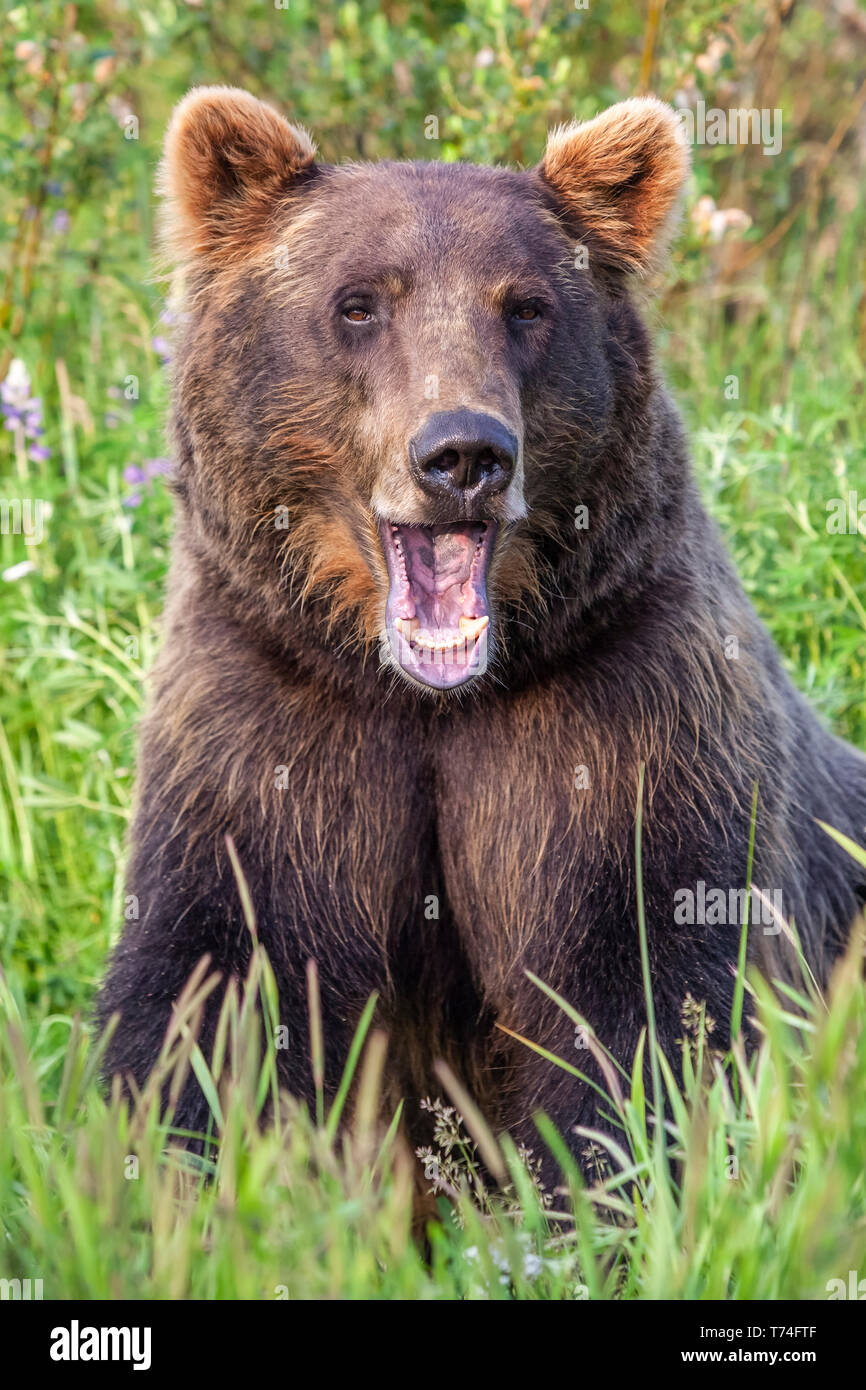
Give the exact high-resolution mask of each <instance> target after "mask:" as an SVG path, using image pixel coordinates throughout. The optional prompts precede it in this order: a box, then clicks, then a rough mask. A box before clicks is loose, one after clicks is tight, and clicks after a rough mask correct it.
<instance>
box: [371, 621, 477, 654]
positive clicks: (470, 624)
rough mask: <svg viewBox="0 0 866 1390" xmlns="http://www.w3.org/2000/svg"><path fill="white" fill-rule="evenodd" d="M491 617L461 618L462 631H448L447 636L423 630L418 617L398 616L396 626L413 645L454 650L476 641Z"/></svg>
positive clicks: (429, 648) (431, 648)
mask: <svg viewBox="0 0 866 1390" xmlns="http://www.w3.org/2000/svg"><path fill="white" fill-rule="evenodd" d="M489 621H490V619H489V618H488V617H483V618H461V619H460V631H459V632H452V633H448V635H447V636H441V635H439V636H437V635H435V634H434V633H432V632H426V631H422V630H421V624H420V623H419V621H418V619H417V618H396V619H395V620H394V626H395V627H396V629H397V631H398V632H399V633H400V636H401V637H403V638H404V639H405V640H406V641H407V642H410V643H411V644H412V646H413V647H424V648H426V649H427V650H429V651H443V652H444V651H453V650H454V649H455V648H457V647H464V646H465V645H466V643H467V641H469V642H475V641H477V640H478V638H479V637H480V636H481V633H482V632H483V631H484V629H485V628H486V627H487V625H488V623H489Z"/></svg>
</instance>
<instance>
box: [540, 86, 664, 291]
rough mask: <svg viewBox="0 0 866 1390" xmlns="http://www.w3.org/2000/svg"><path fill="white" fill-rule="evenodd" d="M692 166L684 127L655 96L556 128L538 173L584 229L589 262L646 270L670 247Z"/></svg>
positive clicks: (631, 101) (619, 105)
mask: <svg viewBox="0 0 866 1390" xmlns="http://www.w3.org/2000/svg"><path fill="white" fill-rule="evenodd" d="M688 171H689V153H688V145H687V143H686V136H685V131H684V130H683V127H682V123H681V122H680V121H679V120H678V118H677V116H676V114H675V112H674V111H673V110H672V109H671V108H670V107H669V106H665V104H664V102H661V101H658V100H657V99H656V98H655V97H635V98H633V99H632V100H630V101H622V102H619V103H618V104H617V105H616V106H611V107H610V108H609V110H607V111H603V112H602V114H601V115H600V116H596V117H595V119H594V120H592V121H585V122H584V123H583V124H581V123H579V122H577V121H573V122H572V123H571V124H570V125H566V126H559V127H558V128H557V129H556V130H553V131H551V133H550V136H549V137H548V141H547V149H546V150H545V153H544V159H543V160H542V161H541V164H540V166H539V172H540V173H541V175H542V177H543V178H544V180H545V181H546V182H547V184H548V185H549V186H550V187H551V189H552V190H553V191H554V193H555V194H556V196H557V198H558V199H559V201H560V202H561V203H562V204H564V206H565V209H566V211H567V212H568V213H569V214H570V215H571V217H572V218H573V219H574V223H575V224H576V227H577V230H578V232H579V233H581V234H582V233H586V237H587V243H588V244H587V249H588V251H589V258H590V262H592V260H593V258H594V257H595V258H597V259H598V261H599V262H600V264H601V265H602V267H603V268H604V269H608V270H626V271H641V270H646V269H648V268H650V267H651V266H652V265H653V264H654V263H655V262H656V260H657V259H658V257H659V254H660V253H661V252H663V251H664V249H665V247H666V245H667V239H668V236H669V233H670V229H671V224H672V222H673V215H674V213H675V212H676V208H677V204H678V200H679V193H680V191H681V189H682V186H683V184H684V182H685V179H686V175H687V174H688Z"/></svg>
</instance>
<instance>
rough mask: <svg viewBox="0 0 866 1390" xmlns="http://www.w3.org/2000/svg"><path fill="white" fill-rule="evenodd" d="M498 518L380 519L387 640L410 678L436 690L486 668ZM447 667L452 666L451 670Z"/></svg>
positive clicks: (455, 683) (456, 682) (458, 682)
mask: <svg viewBox="0 0 866 1390" xmlns="http://www.w3.org/2000/svg"><path fill="white" fill-rule="evenodd" d="M494 531H495V525H494V523H493V522H489V521H486V522H485V521H481V522H476V523H461V524H458V525H453V526H401V525H397V524H396V523H394V522H387V521H383V522H381V523H380V533H381V536H382V545H383V549H384V551H385V558H386V560H387V563H388V576H389V579H390V588H389V593H388V603H387V610H386V621H387V626H388V635H389V640H390V641H391V645H392V649H393V650H394V653H395V655H396V657H397V659H398V661H399V662H400V665H401V666H403V668H404V669H405V670H406V671H408V672H409V674H410V675H413V676H415V677H416V678H417V679H419V680H422V681H423V682H424V683H425V684H428V685H433V686H435V687H437V688H443V687H445V686H451V685H458V684H460V683H461V682H462V681H463V680H466V679H468V677H469V676H470V675H475V674H476V673H477V671H478V670H479V669H481V663H480V655H481V653H480V652H479V648H481V649H482V650H483V652H486V630H487V627H488V624H489V621H490V615H489V612H488V608H487V565H488V561H489V558H490V551H491V547H492V542H493V537H494ZM445 668H447V669H445Z"/></svg>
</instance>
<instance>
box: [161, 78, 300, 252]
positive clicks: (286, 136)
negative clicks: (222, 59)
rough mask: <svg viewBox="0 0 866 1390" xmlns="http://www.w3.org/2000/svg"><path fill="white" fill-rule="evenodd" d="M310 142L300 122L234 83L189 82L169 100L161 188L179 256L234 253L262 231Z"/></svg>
mask: <svg viewBox="0 0 866 1390" xmlns="http://www.w3.org/2000/svg"><path fill="white" fill-rule="evenodd" d="M314 156H315V148H314V146H313V143H312V141H311V140H310V137H309V136H308V135H307V133H306V131H305V130H302V129H301V128H300V126H293V125H289V123H288V121H286V120H284V119H283V117H282V116H280V115H279V114H278V113H277V112H276V111H274V110H273V108H272V107H270V106H266V105H265V103H264V102H263V101H259V100H258V99H257V98H256V97H253V96H250V94H249V92H244V91H241V90H240V88H238V87H195V88H194V89H193V90H192V91H191V92H188V93H187V95H186V96H185V97H184V99H183V101H181V102H180V104H179V105H178V106H177V107H176V108H175V111H174V115H173V116H172V118H171V123H170V125H169V127H168V133H167V135H166V137H165V152H164V155H163V161H162V164H161V166H160V174H159V188H160V192H161V193H162V195H163V197H164V198H165V201H166V216H165V224H164V230H165V236H166V240H167V241H168V243H169V244H170V246H171V247H172V248H173V250H174V251H175V253H176V254H178V255H180V256H181V257H185V256H189V255H190V254H192V255H197V254H207V253H208V252H213V251H216V250H219V252H220V254H221V256H225V255H226V254H229V255H232V254H237V253H238V252H239V251H241V250H243V249H244V248H245V247H247V246H249V245H250V243H251V242H253V241H255V240H256V238H257V236H259V235H260V234H261V230H262V227H263V225H264V224H265V221H266V217H267V214H268V212H269V210H270V209H271V208H272V207H273V205H274V203H275V202H276V201H277V200H278V199H279V197H280V195H282V194H285V193H286V192H288V191H289V189H290V187H291V185H292V183H293V181H294V180H295V179H296V178H297V176H298V174H300V173H301V172H302V171H303V170H305V169H309V168H311V167H312V164H313V159H314Z"/></svg>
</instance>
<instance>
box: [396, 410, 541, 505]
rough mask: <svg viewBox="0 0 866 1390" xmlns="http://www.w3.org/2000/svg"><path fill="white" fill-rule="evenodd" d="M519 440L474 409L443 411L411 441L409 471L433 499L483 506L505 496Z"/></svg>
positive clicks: (493, 417) (499, 421) (504, 426)
mask: <svg viewBox="0 0 866 1390" xmlns="http://www.w3.org/2000/svg"><path fill="white" fill-rule="evenodd" d="M518 449H519V445H518V441H517V436H516V435H515V434H513V433H512V431H511V430H510V429H508V427H507V426H506V425H504V424H503V423H502V421H501V420H497V419H496V418H495V416H493V415H485V414H482V413H481V412H480V411H474V410H454V411H439V412H437V413H436V414H435V415H431V416H429V418H428V419H427V421H426V423H425V424H424V425H423V427H422V428H421V429H420V430H419V431H418V433H417V434H415V435H414V436H413V437H412V439H411V440H410V441H409V468H410V471H411V473H412V477H413V478H414V479H415V482H416V483H417V484H418V486H419V487H420V488H422V489H423V491H424V492H426V493H428V494H430V496H432V497H437V498H440V499H441V498H444V499H451V500H453V501H455V502H458V503H459V504H460V511H461V515H462V514H463V513H464V511H465V508H466V506H467V504H470V505H471V504H478V503H481V502H484V501H486V500H487V499H488V498H490V497H495V496H497V494H498V493H500V492H504V491H505V489H506V488H507V487H508V484H509V483H510V482H511V478H512V474H513V473H514V469H515V467H516V465H517V457H518Z"/></svg>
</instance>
